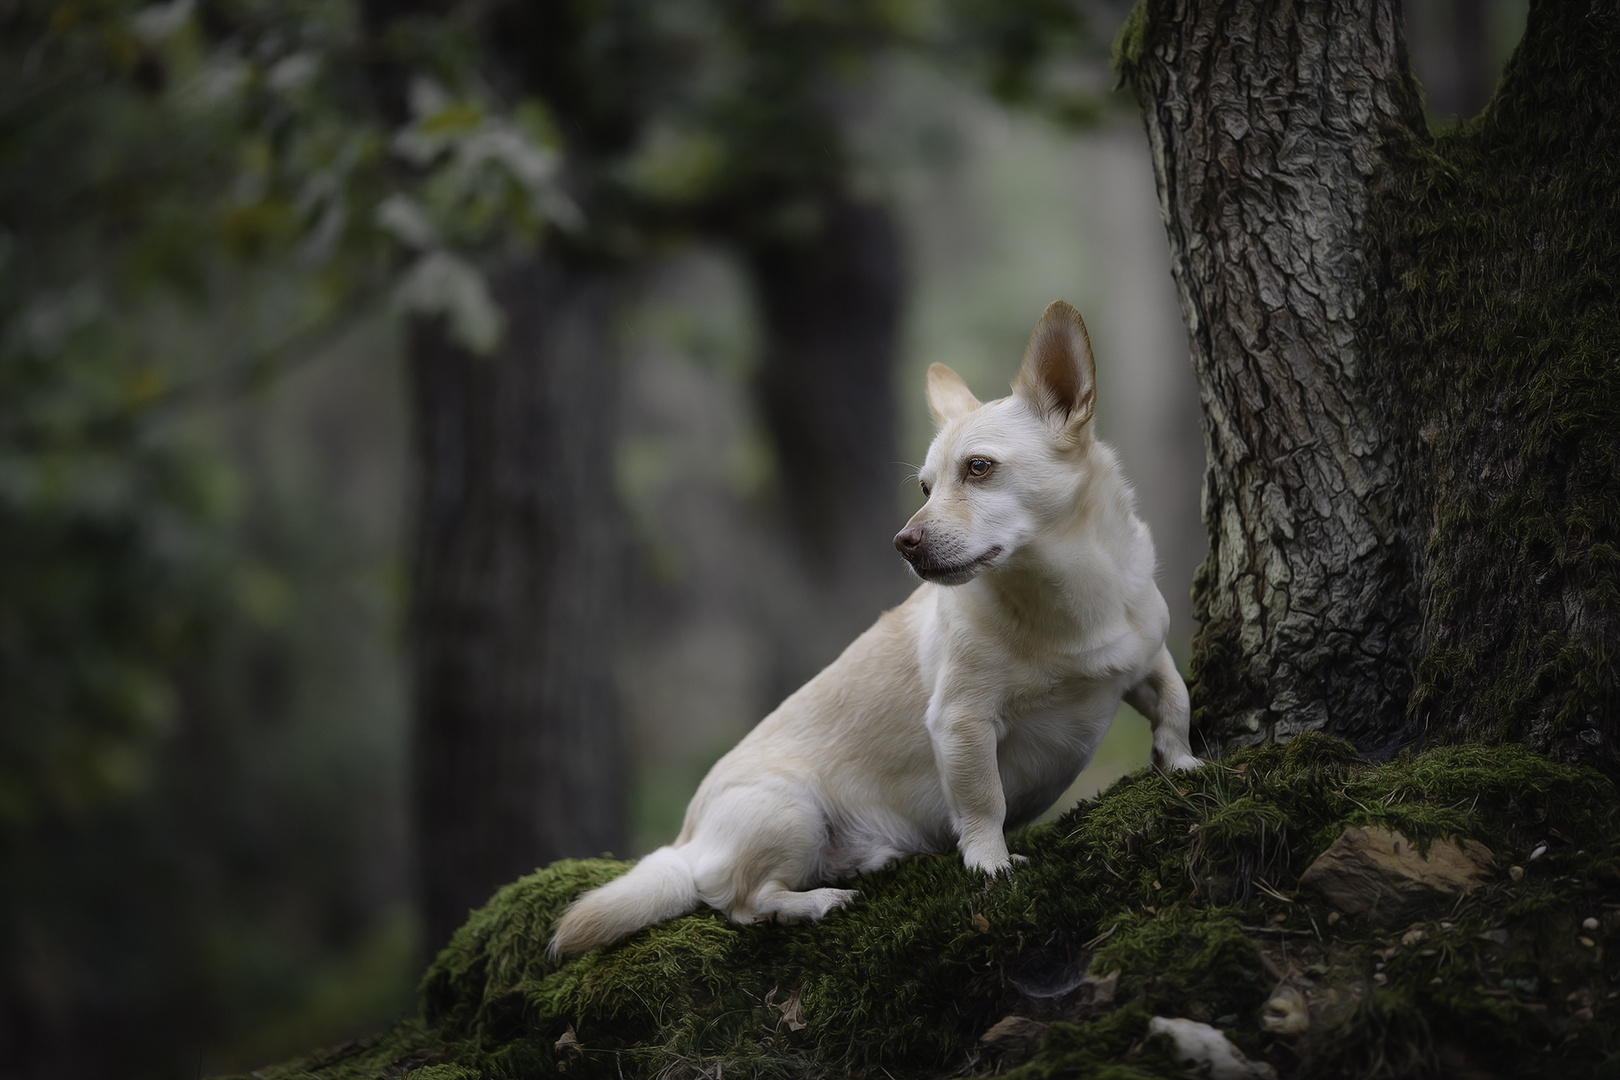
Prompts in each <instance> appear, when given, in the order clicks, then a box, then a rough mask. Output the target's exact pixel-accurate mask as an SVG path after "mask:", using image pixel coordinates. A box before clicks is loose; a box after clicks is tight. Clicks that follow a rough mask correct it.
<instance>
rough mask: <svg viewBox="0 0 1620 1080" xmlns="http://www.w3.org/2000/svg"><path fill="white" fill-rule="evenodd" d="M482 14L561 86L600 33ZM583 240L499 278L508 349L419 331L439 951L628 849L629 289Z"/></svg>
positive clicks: (415, 808)
mask: <svg viewBox="0 0 1620 1080" xmlns="http://www.w3.org/2000/svg"><path fill="white" fill-rule="evenodd" d="M454 6H455V5H454V4H453V3H452V0H367V2H366V5H365V15H366V20H367V25H368V26H369V27H371V29H372V33H373V35H374V37H376V38H377V39H379V40H380V39H381V38H382V37H383V35H384V34H385V33H386V32H387V31H388V29H389V28H390V27H391V26H392V25H393V24H394V23H395V22H396V21H397V20H401V19H407V18H410V17H412V16H417V15H424V14H427V15H438V16H443V15H445V14H447V13H449V12H450V11H451V10H453V8H454ZM479 14H480V17H481V18H482V19H483V20H484V25H483V29H484V33H485V35H486V37H487V44H488V47H489V48H490V52H491V54H492V55H493V56H495V57H497V58H498V59H499V60H500V63H496V64H492V65H490V66H489V69H488V71H489V73H490V74H492V75H496V76H503V77H513V76H517V77H518V79H517V81H518V82H519V83H522V82H524V81H525V77H528V76H532V77H535V78H541V81H542V82H543V81H544V78H542V77H544V76H555V75H556V72H557V71H559V70H561V69H562V68H563V67H564V65H562V64H560V62H558V61H557V57H559V56H570V57H571V56H572V52H571V50H574V46H575V45H576V44H577V40H578V39H579V38H580V36H581V35H582V34H583V33H584V29H583V26H584V24H582V23H581V22H580V15H579V13H578V12H575V11H572V9H569V10H567V11H564V10H562V9H561V8H560V7H544V8H539V7H537V8H530V7H527V6H521V5H518V6H515V5H505V6H502V5H495V6H494V7H492V8H489V9H487V10H484V11H481V12H480V13H479ZM548 20H549V21H548ZM615 25H617V24H615ZM547 50H550V52H548V51H547ZM574 51H577V50H574ZM574 62H575V63H578V61H577V60H575V61H574ZM573 73H574V72H573V68H572V67H569V68H567V70H566V71H564V72H563V76H562V77H566V76H568V75H571V74H573ZM406 74H407V73H406V72H404V71H403V70H400V69H398V68H395V67H391V66H387V65H383V66H380V67H379V69H378V70H377V73H376V82H377V85H378V89H379V93H380V96H381V98H382V106H383V109H384V111H385V113H388V114H391V116H392V118H393V120H394V121H395V122H396V123H398V122H402V121H403V120H404V119H405V117H406V108H405V90H406V86H405V78H406ZM544 89H546V88H544V87H542V90H544ZM553 96H556V97H558V98H559V99H560V100H562V101H563V102H565V103H567V104H573V105H576V106H577V102H575V101H574V99H573V98H572V97H570V95H569V94H567V93H560V94H555V95H553ZM559 119H560V120H561V121H562V122H564V123H565V124H568V125H569V126H570V127H573V128H577V129H580V130H576V131H574V132H573V134H575V135H576V139H577V145H570V151H571V153H573V154H574V156H575V157H576V158H577V157H579V156H580V155H581V154H585V155H588V154H589V152H590V151H591V149H592V138H591V130H590V125H589V124H586V125H584V126H583V128H581V126H580V125H579V124H577V123H573V121H575V120H576V117H575V116H574V115H573V114H572V113H570V112H568V111H566V110H562V111H560V113H559ZM608 126H610V127H611V126H613V125H611V124H609V125H608ZM576 164H577V163H576ZM563 246H565V245H561V244H553V245H551V246H550V247H548V248H543V249H542V251H541V252H540V253H539V254H536V255H534V256H532V257H529V258H527V259H526V260H525V261H523V262H521V263H519V264H517V265H515V266H511V267H509V268H508V269H506V270H505V271H504V272H502V274H501V275H500V276H499V278H498V280H496V281H495V282H494V294H495V299H496V301H497V302H498V303H499V304H500V306H501V308H502V310H503V311H504V313H505V315H506V320H507V321H506V334H505V337H504V339H503V341H502V343H501V345H500V346H499V348H498V349H497V350H496V352H495V353H494V354H493V355H491V356H479V355H475V354H473V353H471V352H469V351H467V350H466V349H463V348H461V347H460V346H458V345H456V344H455V343H453V342H452V341H451V340H450V339H449V337H448V336H447V334H446V327H445V325H444V323H443V321H442V320H419V321H417V322H416V323H414V324H413V326H412V328H411V333H410V341H409V352H410V373H411V379H410V381H411V401H412V413H413V419H414V424H415V432H416V448H415V449H416V462H415V465H416V483H415V489H416V490H415V496H416V503H415V506H416V514H417V518H416V523H415V527H416V551H415V565H414V568H413V574H412V581H413V595H412V608H411V634H412V649H413V668H414V677H415V687H414V718H413V731H412V788H411V811H412V828H413V834H414V838H415V841H416V848H417V877H418V892H419V897H420V900H421V903H422V914H423V920H424V929H425V933H426V944H427V946H428V948H429V949H430V950H436V949H438V948H439V947H440V946H442V945H443V944H444V942H445V941H447V940H448V939H449V936H450V933H451V931H453V930H454V929H455V928H456V927H458V926H460V925H461V924H462V922H464V921H465V919H466V916H467V912H468V910H469V909H471V908H475V907H479V906H481V905H482V904H483V903H484V901H485V900H486V899H488V897H489V895H490V893H491V892H493V891H494V890H495V888H496V887H498V886H500V885H502V884H504V883H506V882H508V881H511V880H512V879H513V878H516V877H518V876H520V875H522V874H525V873H528V872H529V871H530V870H532V869H534V868H535V867H537V866H543V865H545V864H546V863H549V862H552V861H553V860H556V859H560V858H565V857H579V856H591V855H598V854H601V853H603V852H606V851H616V852H618V853H619V854H625V853H626V852H625V846H626V844H627V842H628V835H627V824H626V821H625V782H624V763H623V758H624V749H623V746H622V745H621V730H620V722H619V708H618V701H617V695H616V691H615V688H614V684H613V665H614V661H615V658H616V656H617V621H618V618H619V616H620V614H621V610H622V604H621V599H622V598H621V596H620V594H619V583H620V582H622V581H623V579H624V575H623V568H624V564H625V559H626V558H627V556H628V552H627V550H626V545H627V539H626V532H625V529H624V527H623V523H622V521H621V517H620V508H619V505H618V496H617V488H616V485H615V477H614V472H613V461H614V441H615V423H616V415H617V388H616V356H615V343H614V341H613V340H612V336H611V332H610V323H611V320H612V318H613V316H614V314H615V312H616V310H617V307H618V305H619V303H620V301H621V299H622V297H623V293H624V280H625V278H624V271H623V269H622V267H620V266H618V265H617V264H615V263H613V262H612V261H611V260H609V261H602V260H593V259H592V258H591V257H590V256H589V255H583V254H579V253H577V252H572V251H570V252H568V253H562V252H559V251H558V250H556V249H558V248H560V247H563Z"/></svg>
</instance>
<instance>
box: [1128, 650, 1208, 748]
mask: <svg viewBox="0 0 1620 1080" xmlns="http://www.w3.org/2000/svg"><path fill="white" fill-rule="evenodd" d="M1125 702H1126V704H1128V705H1129V706H1130V707H1131V708H1133V709H1135V710H1136V711H1137V712H1139V713H1141V714H1142V715H1143V716H1145V717H1147V719H1148V723H1149V724H1151V725H1152V726H1153V764H1154V767H1155V768H1159V769H1165V770H1170V769H1196V768H1198V767H1199V766H1200V765H1202V764H1203V762H1202V761H1200V760H1198V758H1196V757H1194V756H1193V752H1192V747H1191V746H1190V745H1188V743H1187V736H1188V731H1189V724H1190V722H1191V716H1192V709H1191V706H1190V703H1189V702H1188V700H1187V684H1186V683H1184V682H1182V681H1181V672H1179V671H1177V670H1176V662H1175V660H1173V659H1171V657H1170V650H1169V649H1168V648H1161V649H1160V650H1159V655H1158V658H1157V659H1156V660H1155V661H1154V664H1153V670H1152V671H1151V672H1149V673H1148V677H1147V678H1145V679H1143V680H1142V681H1141V682H1140V683H1138V684H1137V685H1135V686H1133V687H1132V688H1131V689H1130V690H1129V691H1127V692H1126V694H1125Z"/></svg>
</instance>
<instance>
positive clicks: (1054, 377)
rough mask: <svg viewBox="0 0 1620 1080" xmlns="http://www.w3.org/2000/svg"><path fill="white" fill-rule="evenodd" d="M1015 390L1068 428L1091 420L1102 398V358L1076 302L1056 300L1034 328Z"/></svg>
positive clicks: (1039, 409) (1071, 429) (1037, 409)
mask: <svg viewBox="0 0 1620 1080" xmlns="http://www.w3.org/2000/svg"><path fill="white" fill-rule="evenodd" d="M1012 388H1013V393H1015V394H1017V395H1018V396H1019V397H1021V398H1023V399H1024V400H1025V401H1027V402H1029V404H1030V405H1032V406H1034V408H1035V411H1036V412H1037V413H1039V414H1040V415H1041V416H1044V417H1046V418H1047V419H1049V420H1052V421H1054V422H1056V423H1057V424H1059V425H1060V426H1061V427H1063V428H1064V429H1065V430H1068V431H1075V430H1077V429H1078V428H1079V427H1080V426H1081V425H1082V424H1084V423H1085V422H1086V421H1088V420H1090V419H1091V413H1092V410H1093V409H1094V408H1095V407H1096V402H1097V362H1096V361H1095V360H1093V359H1092V356H1091V336H1090V335H1089V334H1087V333H1086V323H1085V320H1084V319H1082V318H1080V313H1079V312H1078V311H1076V310H1075V309H1074V306H1073V305H1072V304H1069V303H1067V302H1065V301H1063V300H1056V301H1053V302H1052V303H1051V304H1050V305H1049V306H1048V307H1047V309H1046V313H1045V314H1044V315H1042V316H1041V321H1040V322H1039V323H1037V324H1036V326H1035V333H1034V334H1032V335H1031V336H1030V339H1029V348H1028V349H1026V350H1024V366H1023V367H1021V368H1019V370H1018V378H1016V379H1014V380H1013V387H1012Z"/></svg>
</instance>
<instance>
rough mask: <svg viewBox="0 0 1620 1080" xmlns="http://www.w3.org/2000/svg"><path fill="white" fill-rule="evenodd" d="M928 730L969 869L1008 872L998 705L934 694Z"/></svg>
mask: <svg viewBox="0 0 1620 1080" xmlns="http://www.w3.org/2000/svg"><path fill="white" fill-rule="evenodd" d="M928 734H929V737H930V738H931V739H932V741H933V745H934V764H935V766H936V768H938V770H939V779H940V784H941V785H942V786H943V787H944V789H945V802H946V805H947V806H949V807H950V811H951V817H952V819H953V823H954V824H955V826H956V832H957V837H958V840H957V847H958V848H960V849H961V852H962V861H963V862H965V863H967V865H968V869H970V870H982V871H984V873H986V874H989V875H992V876H994V875H996V874H1002V873H1010V872H1011V870H1012V863H1011V860H1010V859H1009V858H1008V855H1007V838H1006V836H1005V835H1004V834H1003V833H1002V826H1003V825H1005V824H1006V821H1007V796H1006V793H1005V792H1003V791H1002V790H1001V772H1000V770H999V769H998V768H997V766H996V743H997V741H998V739H999V737H1000V732H999V731H998V730H997V724H996V720H995V713H994V711H993V710H992V709H990V708H988V707H985V703H980V702H974V701H971V700H966V701H959V702H955V703H952V704H949V705H945V704H941V703H939V702H938V701H937V700H936V702H935V703H933V704H932V705H930V707H929V710H928Z"/></svg>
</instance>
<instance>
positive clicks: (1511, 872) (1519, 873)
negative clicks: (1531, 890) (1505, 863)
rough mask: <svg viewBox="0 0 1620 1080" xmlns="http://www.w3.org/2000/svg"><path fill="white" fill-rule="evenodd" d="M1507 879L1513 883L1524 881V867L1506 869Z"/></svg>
mask: <svg viewBox="0 0 1620 1080" xmlns="http://www.w3.org/2000/svg"><path fill="white" fill-rule="evenodd" d="M1508 877H1510V878H1512V879H1513V880H1514V881H1523V880H1524V867H1522V866H1510V867H1508Z"/></svg>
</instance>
